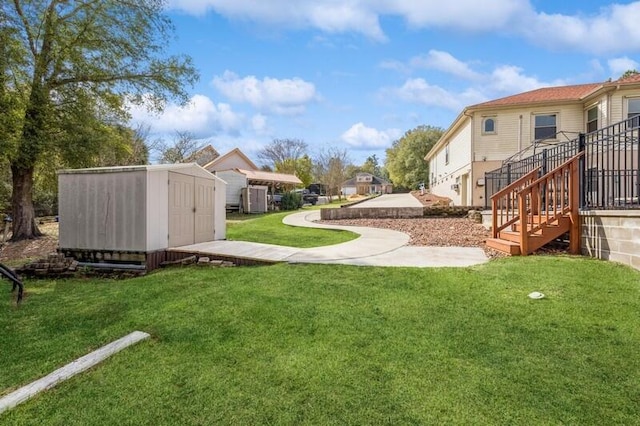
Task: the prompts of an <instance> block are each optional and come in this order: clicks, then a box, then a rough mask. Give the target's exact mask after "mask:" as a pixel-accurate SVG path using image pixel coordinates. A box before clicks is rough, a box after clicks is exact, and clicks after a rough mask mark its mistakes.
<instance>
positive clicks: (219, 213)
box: [213, 179, 227, 240]
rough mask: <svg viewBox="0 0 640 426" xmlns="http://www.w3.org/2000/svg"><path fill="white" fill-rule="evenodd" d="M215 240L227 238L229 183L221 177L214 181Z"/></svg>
mask: <svg viewBox="0 0 640 426" xmlns="http://www.w3.org/2000/svg"><path fill="white" fill-rule="evenodd" d="M214 185H215V187H214V203H215V204H214V209H215V212H214V216H213V220H214V226H215V228H214V235H213V239H214V240H224V239H226V238H227V209H226V207H225V202H226V187H227V184H226V183H225V182H223V181H222V180H220V179H216V180H215V182H214Z"/></svg>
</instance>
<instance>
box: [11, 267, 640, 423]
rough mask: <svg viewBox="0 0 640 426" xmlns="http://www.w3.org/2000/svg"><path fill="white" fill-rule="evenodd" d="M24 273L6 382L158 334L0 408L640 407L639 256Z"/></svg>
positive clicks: (390, 415)
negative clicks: (127, 275)
mask: <svg viewBox="0 0 640 426" xmlns="http://www.w3.org/2000/svg"><path fill="white" fill-rule="evenodd" d="M5 286H6V287H7V290H8V285H6V284H5ZM27 289H28V296H27V297H26V299H25V301H24V303H23V305H22V306H21V307H20V308H15V307H14V306H13V305H12V303H11V299H10V295H9V294H8V292H4V291H3V292H1V293H0V294H1V295H3V296H2V297H1V298H0V312H1V313H2V314H1V315H0V330H2V332H1V333H0V371H2V374H0V393H7V392H8V391H10V390H11V389H13V388H16V387H18V386H20V385H23V384H26V383H28V382H29V381H31V380H34V379H36V378H38V377H40V376H42V375H45V374H47V373H49V372H51V371H52V370H53V369H55V368H57V367H60V366H61V365H63V364H65V363H67V362H69V361H71V360H73V359H74V358H76V357H78V356H81V355H84V354H85V353H87V352H89V351H90V350H92V349H95V348H97V347H99V346H101V345H103V344H105V343H107V342H109V341H112V340H114V339H116V338H119V337H121V336H123V335H125V334H127V333H129V332H130V331H132V330H142V331H147V332H149V333H151V334H152V339H151V340H150V341H146V342H143V343H141V344H139V345H137V346H134V347H131V348H129V349H126V350H125V351H124V352H121V353H120V354H118V355H116V356H114V357H113V358H110V359H109V360H107V361H106V362H105V363H104V364H101V365H100V366H98V367H96V368H94V369H92V370H91V371H89V372H86V373H84V374H82V375H80V376H77V377H75V378H73V379H71V380H70V381H68V382H65V383H64V384H62V385H60V386H59V387H57V388H55V389H52V390H49V391H47V392H45V393H44V394H42V395H41V396H39V397H37V398H36V399H34V400H32V401H30V402H27V403H25V404H23V405H21V406H19V407H17V408H15V409H13V410H11V411H9V412H8V413H5V414H4V415H0V424H11V425H13V424H28V425H31V424H59V425H72V424H82V425H85V424H131V425H134V424H136V425H137V424H154V425H176V424H207V425H208V424H232V425H245V424H291V425H300V424H314V425H316V424H322V425H324V424H389V425H401V424H483V425H484V424H522V425H531V424H536V425H537V424H580V425H602V424H624V425H630V424H638V423H639V421H638V413H639V412H640V357H639V356H638V348H640V317H639V316H638V312H640V273H638V272H637V271H634V270H631V269H629V268H627V267H624V266H620V265H616V264H613V263H607V262H602V261H597V260H591V259H584V258H575V257H544V256H530V257H524V258H510V259H501V260H497V261H492V262H490V263H488V264H485V265H482V266H477V267H472V268H461V269H453V268H443V269H417V268H416V269H413V268H406V269H405V268H364V267H352V266H328V265H276V266H267V267H236V268H221V269H199V268H197V267H190V268H182V269H181V268H176V269H169V270H164V271H159V272H156V273H153V274H150V275H148V276H146V277H141V278H136V279H131V280H121V281H117V280H104V279H92V280H80V279H74V280H60V281H28V282H27ZM534 290H537V291H542V292H543V293H545V294H546V295H547V298H545V299H542V300H530V299H529V298H527V294H528V293H530V292H531V291H534Z"/></svg>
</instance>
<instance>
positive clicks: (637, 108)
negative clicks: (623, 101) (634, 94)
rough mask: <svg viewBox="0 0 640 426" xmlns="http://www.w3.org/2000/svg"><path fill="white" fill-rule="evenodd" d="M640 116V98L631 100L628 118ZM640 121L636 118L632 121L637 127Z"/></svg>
mask: <svg viewBox="0 0 640 426" xmlns="http://www.w3.org/2000/svg"><path fill="white" fill-rule="evenodd" d="M638 116H640V98H631V99H629V100H628V101H627V118H634V117H638ZM639 120H640V119H638V118H636V119H634V120H633V121H632V123H633V125H634V126H637V125H638V124H639V123H638V121H639Z"/></svg>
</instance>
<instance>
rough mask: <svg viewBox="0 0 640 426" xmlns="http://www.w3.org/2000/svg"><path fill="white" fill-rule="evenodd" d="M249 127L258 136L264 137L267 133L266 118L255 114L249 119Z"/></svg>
mask: <svg viewBox="0 0 640 426" xmlns="http://www.w3.org/2000/svg"><path fill="white" fill-rule="evenodd" d="M251 127H253V131H254V132H255V133H256V134H258V135H264V134H266V133H267V117H265V116H264V115H262V114H256V115H254V116H253V117H251Z"/></svg>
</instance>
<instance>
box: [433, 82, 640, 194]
mask: <svg viewBox="0 0 640 426" xmlns="http://www.w3.org/2000/svg"><path fill="white" fill-rule="evenodd" d="M637 115H640V74H636V75H632V76H629V77H627V78H624V79H619V80H617V81H608V82H604V83H592V84H581V85H574V86H559V87H548V88H542V89H537V90H532V91H529V92H525V93H520V94H517V95H513V96H508V97H505V98H501V99H496V100H492V101H488V102H484V103H481V104H477V105H472V106H469V107H466V108H465V109H464V110H463V111H462V112H461V113H460V115H458V117H457V118H456V120H455V121H454V122H453V124H452V125H451V126H450V127H449V129H447V131H446V132H445V133H444V134H443V136H442V137H441V138H440V140H439V141H438V142H437V143H436V145H435V146H434V147H433V148H432V149H431V151H429V153H427V155H426V157H425V160H426V161H428V162H429V173H430V176H429V183H430V189H431V192H432V193H434V194H436V195H439V196H444V197H448V198H451V199H452V200H453V203H454V204H455V205H473V206H482V205H485V200H484V187H483V186H484V173H485V172H487V171H490V170H493V169H496V168H498V167H500V165H501V164H502V161H503V160H505V159H507V158H509V157H511V156H513V155H514V154H516V153H518V152H521V151H523V150H526V149H527V148H531V147H532V146H534V145H535V146H536V147H538V146H541V145H542V144H541V141H543V143H544V144H547V143H549V144H551V143H558V142H563V141H567V140H571V139H574V138H576V137H577V135H578V134H579V133H588V132H592V131H595V130H597V129H600V128H602V127H605V126H608V125H610V124H613V123H616V122H618V121H621V120H624V119H627V118H630V117H634V116H637ZM530 154H531V152H529V153H527V154H526V155H530Z"/></svg>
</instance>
